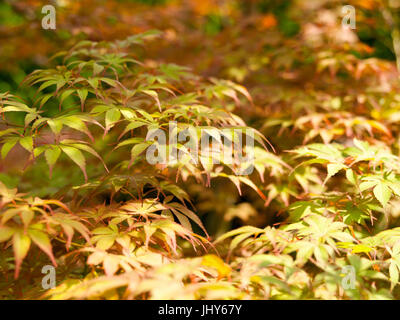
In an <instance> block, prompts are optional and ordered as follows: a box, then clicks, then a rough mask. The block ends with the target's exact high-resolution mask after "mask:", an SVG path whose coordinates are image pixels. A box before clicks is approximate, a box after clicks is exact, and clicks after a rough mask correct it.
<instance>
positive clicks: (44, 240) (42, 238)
mask: <svg viewBox="0 0 400 320" xmlns="http://www.w3.org/2000/svg"><path fill="white" fill-rule="evenodd" d="M28 234H29V237H30V238H31V239H32V241H33V242H34V243H35V244H36V245H37V246H38V247H39V248H40V249H41V250H42V251H43V252H44V253H45V254H47V255H48V256H49V258H50V260H51V262H52V263H53V265H54V266H57V263H56V260H55V259H54V255H53V250H52V247H51V243H50V239H49V237H48V236H47V234H46V233H44V232H43V231H40V230H35V229H33V228H30V229H29V230H28Z"/></svg>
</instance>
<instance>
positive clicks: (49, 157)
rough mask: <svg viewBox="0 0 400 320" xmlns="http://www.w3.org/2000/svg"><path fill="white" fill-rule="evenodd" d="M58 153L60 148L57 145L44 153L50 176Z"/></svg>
mask: <svg viewBox="0 0 400 320" xmlns="http://www.w3.org/2000/svg"><path fill="white" fill-rule="evenodd" d="M60 154H61V149H60V148H59V147H57V146H52V147H50V148H49V149H47V150H46V151H45V153H44V156H45V158H46V162H47V165H48V166H49V170H50V177H51V174H52V171H53V167H54V165H55V164H56V162H57V160H58V158H59V157H60Z"/></svg>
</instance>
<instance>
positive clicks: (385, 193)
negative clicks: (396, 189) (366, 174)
mask: <svg viewBox="0 0 400 320" xmlns="http://www.w3.org/2000/svg"><path fill="white" fill-rule="evenodd" d="M373 192H374V195H375V198H376V199H377V200H378V201H379V202H380V203H381V205H382V206H383V207H384V206H385V205H386V204H387V203H388V201H389V199H390V197H391V195H392V190H390V189H389V187H388V186H387V185H386V184H384V183H383V182H382V183H379V184H377V185H376V186H375V188H374V190H373Z"/></svg>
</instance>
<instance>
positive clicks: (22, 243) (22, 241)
mask: <svg viewBox="0 0 400 320" xmlns="http://www.w3.org/2000/svg"><path fill="white" fill-rule="evenodd" d="M30 246H31V239H30V238H29V237H28V236H27V235H25V234H24V232H23V231H22V230H18V231H17V232H15V233H14V236H13V250H14V258H15V274H14V278H15V279H17V278H18V276H19V270H20V268H21V264H22V261H23V260H24V259H25V257H26V255H27V253H28V251H29V248H30Z"/></svg>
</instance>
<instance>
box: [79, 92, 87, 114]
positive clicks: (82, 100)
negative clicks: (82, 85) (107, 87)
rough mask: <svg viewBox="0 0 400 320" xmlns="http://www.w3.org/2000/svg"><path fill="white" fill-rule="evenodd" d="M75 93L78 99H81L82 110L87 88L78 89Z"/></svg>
mask: <svg viewBox="0 0 400 320" xmlns="http://www.w3.org/2000/svg"><path fill="white" fill-rule="evenodd" d="M77 93H78V96H79V99H80V100H81V108H82V110H83V105H84V103H85V101H86V98H87V95H88V91H87V89H78V90H77Z"/></svg>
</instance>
